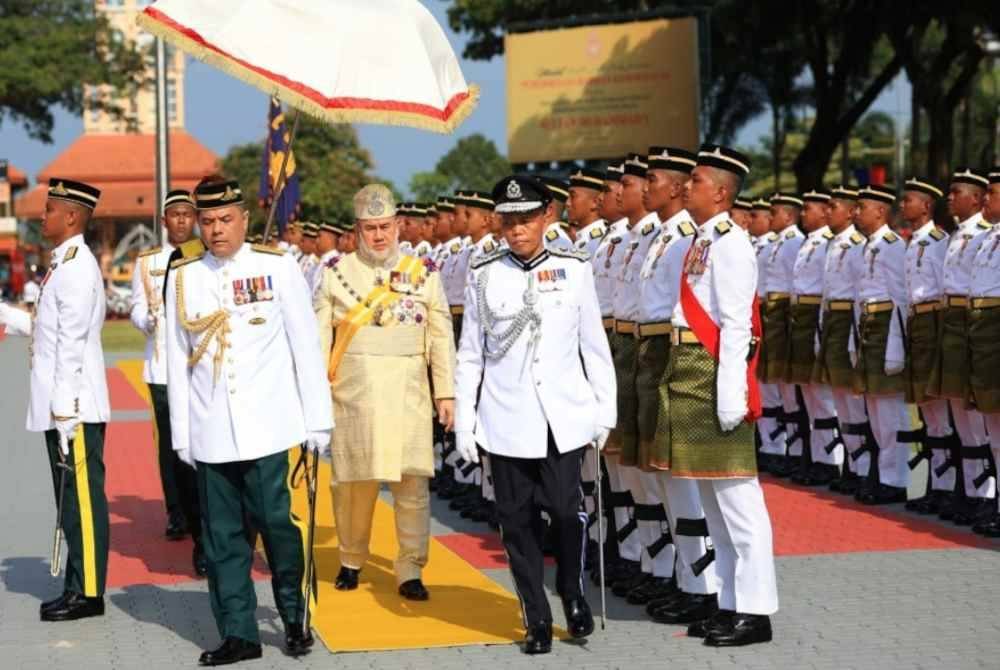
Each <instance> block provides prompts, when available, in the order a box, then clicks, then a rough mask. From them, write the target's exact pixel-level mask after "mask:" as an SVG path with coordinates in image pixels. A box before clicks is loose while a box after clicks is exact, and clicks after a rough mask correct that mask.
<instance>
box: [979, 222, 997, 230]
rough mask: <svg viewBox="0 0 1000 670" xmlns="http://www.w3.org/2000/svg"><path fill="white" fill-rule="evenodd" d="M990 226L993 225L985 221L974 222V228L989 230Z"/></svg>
mask: <svg viewBox="0 0 1000 670" xmlns="http://www.w3.org/2000/svg"><path fill="white" fill-rule="evenodd" d="M992 227H993V226H992V225H991V224H989V223H986V222H985V221H980V222H979V223H977V224H976V228H979V230H989V229H990V228H992Z"/></svg>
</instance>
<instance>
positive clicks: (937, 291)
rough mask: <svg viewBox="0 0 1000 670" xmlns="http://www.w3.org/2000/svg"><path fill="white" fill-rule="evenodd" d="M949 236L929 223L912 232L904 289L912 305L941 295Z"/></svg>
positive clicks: (907, 253) (942, 293) (936, 298)
mask: <svg viewBox="0 0 1000 670" xmlns="http://www.w3.org/2000/svg"><path fill="white" fill-rule="evenodd" d="M947 251H948V234H947V233H946V232H944V231H943V230H941V229H940V228H938V227H937V226H935V225H934V222H933V221H928V222H927V223H925V224H924V225H922V226H921V227H920V229H919V230H916V231H914V233H913V235H912V236H911V237H910V242H909V244H908V245H907V247H906V289H907V294H908V297H909V301H910V304H911V305H918V304H920V303H922V302H927V301H928V300H940V299H941V298H942V297H943V295H944V257H945V254H946V253H947Z"/></svg>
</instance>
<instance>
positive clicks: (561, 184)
mask: <svg viewBox="0 0 1000 670" xmlns="http://www.w3.org/2000/svg"><path fill="white" fill-rule="evenodd" d="M538 179H539V181H541V182H542V183H543V184H545V188H547V189H549V193H551V194H552V198H553V199H555V200H558V201H559V202H562V203H565V202H566V201H567V200H569V186H570V185H569V184H567V183H566V182H565V181H564V180H562V179H559V178H557V177H539V178H538Z"/></svg>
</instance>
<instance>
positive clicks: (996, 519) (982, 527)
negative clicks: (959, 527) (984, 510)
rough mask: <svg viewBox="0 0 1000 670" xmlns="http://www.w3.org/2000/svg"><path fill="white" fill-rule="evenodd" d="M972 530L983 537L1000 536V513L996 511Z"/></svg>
mask: <svg viewBox="0 0 1000 670" xmlns="http://www.w3.org/2000/svg"><path fill="white" fill-rule="evenodd" d="M972 532H974V533H978V534H979V535H982V536H983V537H1000V513H996V512H994V514H993V516H992V517H990V518H989V519H984V520H983V521H980V522H979V523H977V524H976V525H974V526H973V527H972Z"/></svg>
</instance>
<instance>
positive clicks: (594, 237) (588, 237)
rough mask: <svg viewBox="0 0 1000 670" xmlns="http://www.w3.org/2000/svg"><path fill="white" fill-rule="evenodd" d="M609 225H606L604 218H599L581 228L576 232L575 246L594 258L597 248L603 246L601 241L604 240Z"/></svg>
mask: <svg viewBox="0 0 1000 670" xmlns="http://www.w3.org/2000/svg"><path fill="white" fill-rule="evenodd" d="M607 232H608V229H607V226H605V225H604V219H597V220H596V221H593V222H591V223H588V224H587V225H586V226H584V227H583V228H581V229H580V230H578V231H577V233H576V241H575V242H573V248H574V249H576V250H577V251H583V252H585V253H586V254H587V256H588V257H590V258H593V257H594V255H595V254H596V253H597V248H598V247H599V246H601V242H602V241H603V240H604V236H605V235H606V234H607Z"/></svg>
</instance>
